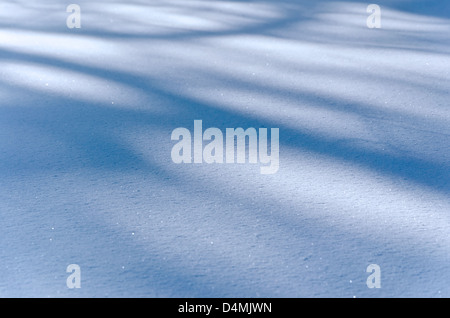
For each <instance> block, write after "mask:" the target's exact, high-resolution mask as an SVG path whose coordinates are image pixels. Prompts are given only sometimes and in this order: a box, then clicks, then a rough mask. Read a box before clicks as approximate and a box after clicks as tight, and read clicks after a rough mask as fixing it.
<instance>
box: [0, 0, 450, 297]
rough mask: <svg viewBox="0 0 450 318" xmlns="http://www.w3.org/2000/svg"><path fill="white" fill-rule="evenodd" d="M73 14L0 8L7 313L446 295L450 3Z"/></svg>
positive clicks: (179, 3)
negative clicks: (183, 159) (214, 131)
mask: <svg viewBox="0 0 450 318" xmlns="http://www.w3.org/2000/svg"><path fill="white" fill-rule="evenodd" d="M76 3H77V4H79V5H80V7H81V28H80V29H77V28H74V29H69V28H68V27H67V26H66V19H67V17H68V16H69V15H70V13H67V12H66V7H67V5H68V3H65V2H61V1H56V0H48V1H38V2H31V1H25V0H18V1H2V2H1V3H0V272H1V275H0V296H1V297H349V298H351V297H450V284H449V282H450V256H449V255H450V235H449V233H450V196H449V194H450V182H449V181H450V179H449V178H450V139H449V136H450V108H449V97H450V96H449V87H450V55H449V54H450V46H449V44H450V37H449V34H450V1H445V0H442V1H436V0H434V1H433V0H431V1H425V0H416V1H412V0H410V1H407V0H403V1H400V0H379V1H378V0H377V2H376V4H378V5H379V6H380V7H381V10H382V11H381V23H382V24H381V28H379V29H370V28H368V27H367V25H366V20H367V18H368V16H369V15H370V14H369V13H367V12H366V9H367V6H368V5H369V4H370V3H365V2H361V1H351V0H349V1H321V0H317V1H306V0H304V1H301V0H298V1H294V0H278V1H275V0H253V1H251V0H247V1H231V0H230V1H206V0H192V1H191V0H189V1H185V0H165V1H162V0H160V1H158V0H154V1H144V0H131V1H123V0H120V1H119V0H115V1H111V0H110V1H105V0H103V1H102V0H95V1H87V0H78V1H77V2H76ZM196 119H199V120H202V121H203V125H204V128H207V127H218V128H219V129H221V130H223V131H225V129H226V128H237V127H243V128H244V129H246V128H248V127H255V128H261V127H266V128H275V127H276V128H279V129H280V167H279V171H278V172H277V173H276V174H272V175H262V174H260V173H259V169H260V165H255V164H249V163H246V164H205V163H204V164H175V163H173V162H172V159H171V155H170V154H171V149H172V147H173V145H174V142H173V141H172V140H171V139H170V136H171V132H172V131H173V130H174V129H175V128H177V127H185V128H188V129H190V130H191V131H192V129H193V124H194V120H196ZM69 264H78V265H79V266H80V268H81V288H79V289H77V288H75V289H70V288H68V287H67V286H66V278H67V277H68V276H69V273H66V268H67V266H68V265H69ZM370 264H377V265H379V266H380V269H381V288H368V286H367V285H366V280H367V278H368V277H369V275H370V273H367V272H366V269H367V267H368V266H369V265H370Z"/></svg>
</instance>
